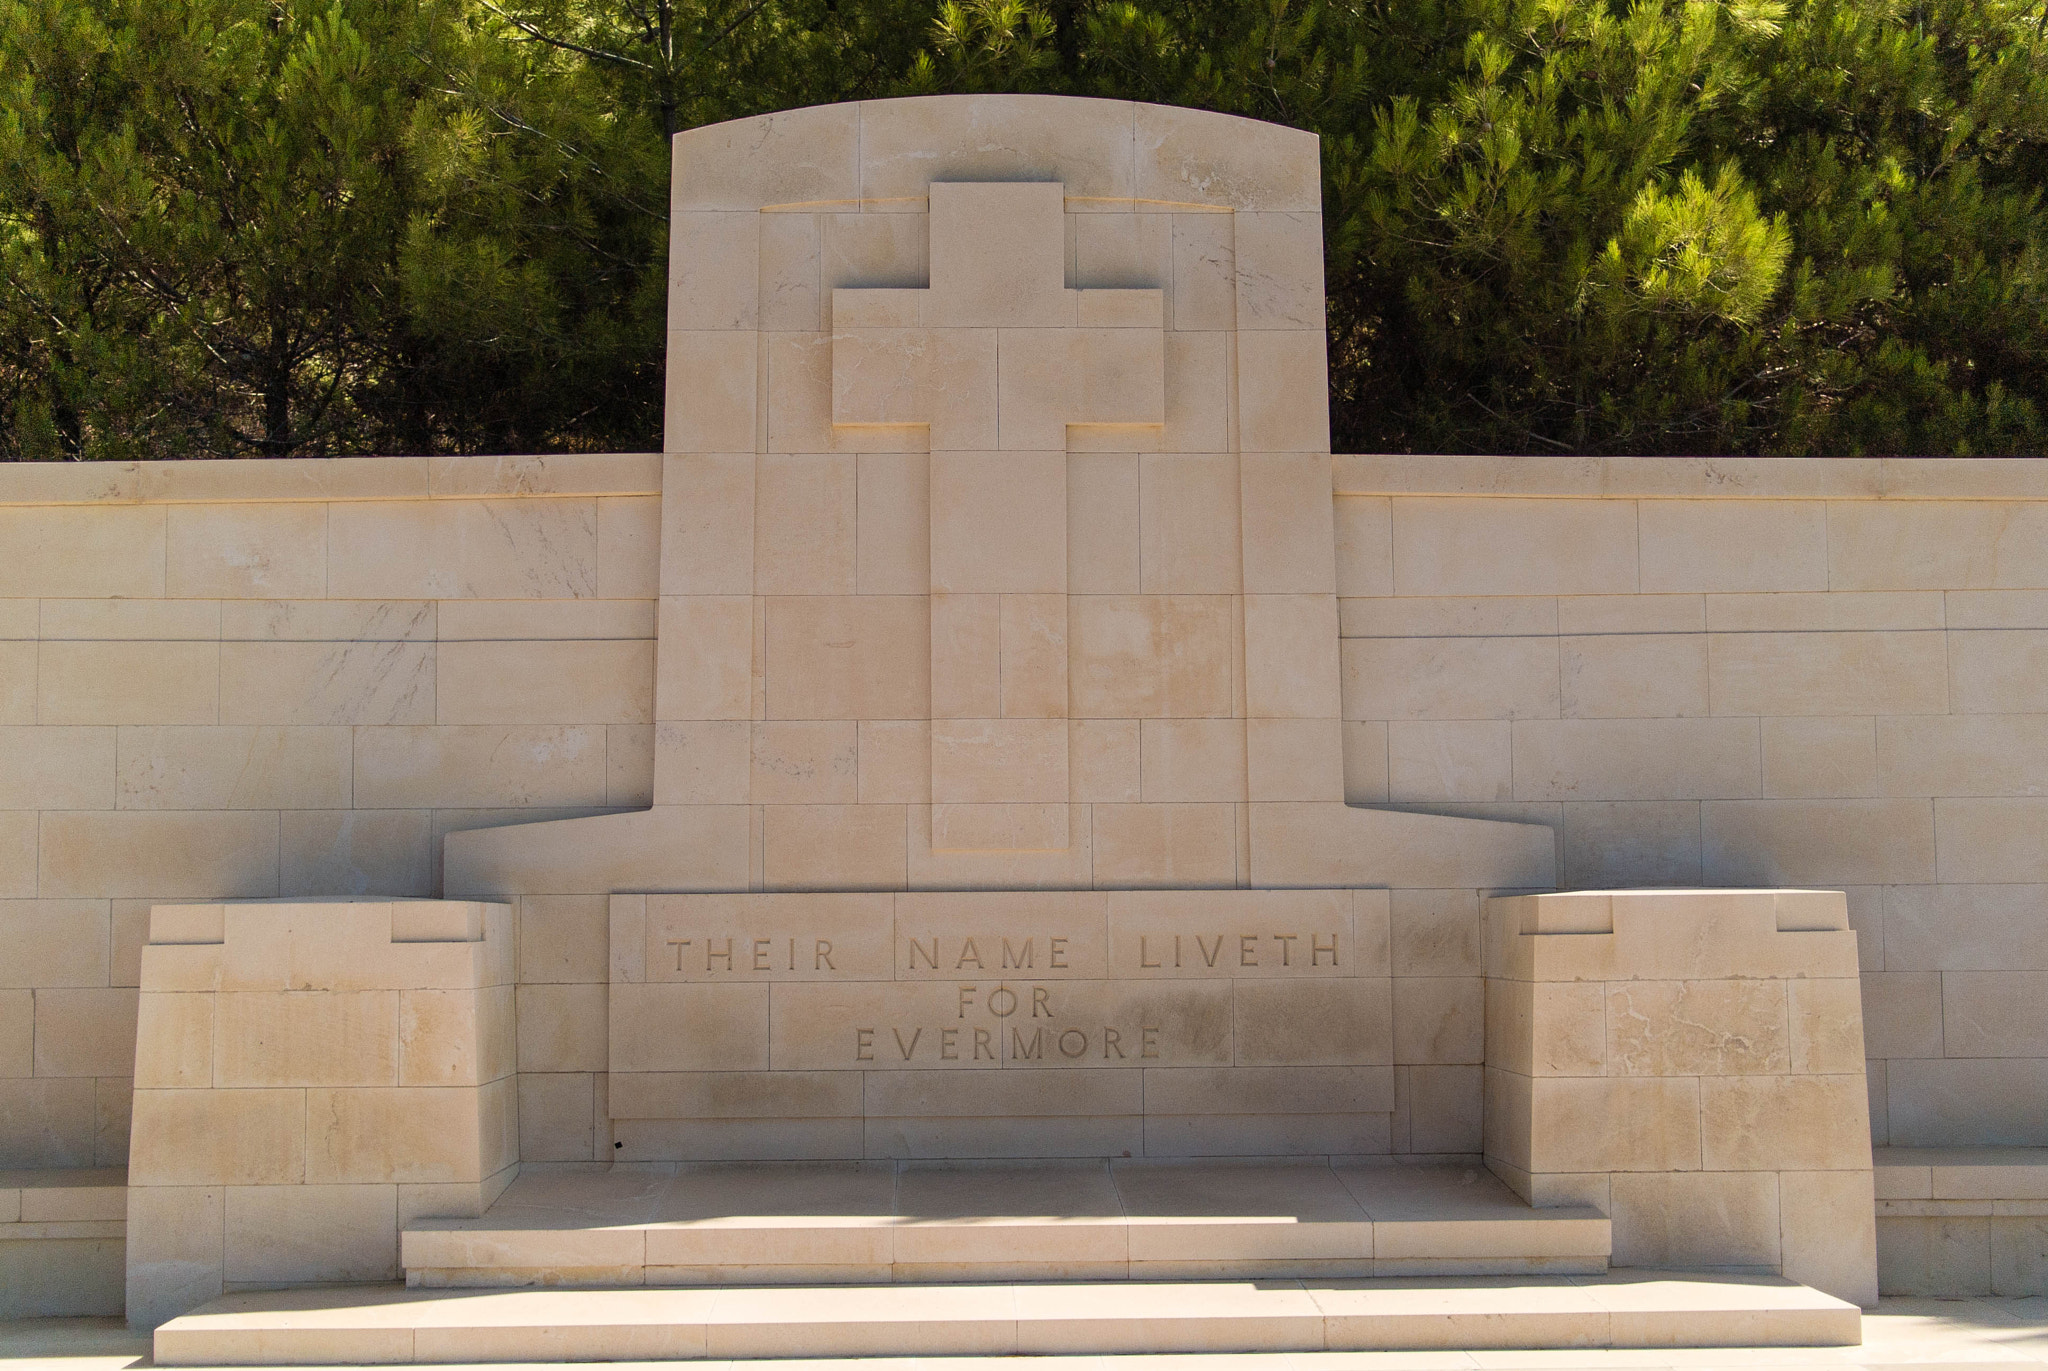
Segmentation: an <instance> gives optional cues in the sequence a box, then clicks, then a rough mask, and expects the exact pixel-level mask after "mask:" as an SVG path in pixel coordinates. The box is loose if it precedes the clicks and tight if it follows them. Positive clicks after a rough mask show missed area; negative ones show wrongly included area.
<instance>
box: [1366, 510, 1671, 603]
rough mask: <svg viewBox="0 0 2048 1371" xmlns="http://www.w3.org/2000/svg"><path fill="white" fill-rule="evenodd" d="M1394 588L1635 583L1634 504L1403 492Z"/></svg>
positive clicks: (1604, 590) (1480, 590) (1578, 587)
mask: <svg viewBox="0 0 2048 1371" xmlns="http://www.w3.org/2000/svg"><path fill="white" fill-rule="evenodd" d="M1393 519H1394V547H1395V561H1394V589H1395V593H1397V594H1400V595H1611V594H1627V593H1631V592H1634V591H1636V590H1637V589H1638V586H1637V584H1636V545H1637V532H1636V514H1635V507H1634V506H1633V505H1631V504H1628V503H1626V502H1622V501H1603V500H1507V499H1402V500H1396V501H1395V502H1394V507H1393Z"/></svg>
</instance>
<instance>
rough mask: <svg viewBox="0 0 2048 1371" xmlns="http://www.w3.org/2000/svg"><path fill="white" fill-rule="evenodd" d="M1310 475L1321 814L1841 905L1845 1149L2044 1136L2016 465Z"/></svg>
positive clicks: (1641, 879)
mask: <svg viewBox="0 0 2048 1371" xmlns="http://www.w3.org/2000/svg"><path fill="white" fill-rule="evenodd" d="M1336 471H1337V477H1336V480H1337V489H1338V491H1339V493H1340V494H1339V499H1338V501H1337V508H1338V520H1337V526H1338V546H1339V555H1338V567H1339V571H1338V575H1339V586H1340V590H1339V594H1340V595H1341V596H1342V597H1344V598H1343V599H1342V600H1341V601H1340V603H1341V607H1342V608H1341V623H1342V629H1341V631H1342V633H1343V639H1344V640H1343V646H1342V651H1343V662H1344V715H1345V719H1346V720H1347V723H1346V746H1345V767H1346V789H1347V798H1349V799H1350V800H1351V801H1352V802H1353V803H1370V804H1379V803H1389V804H1394V805H1400V806H1408V807H1413V808H1417V809H1426V810H1430V811H1434V812H1443V813H1458V814H1475V815H1486V816H1489V817H1496V818H1515V819H1528V820H1536V821H1539V822H1542V823H1546V824H1549V825H1551V826H1552V827H1553V828H1554V829H1555V830H1556V833H1557V843H1558V859H1559V867H1558V869H1559V878H1558V884H1559V887H1560V888H1561V889H1574V888H1600V887H1619V886H1646V885H1679V886H1690V885H1709V886H1760V885H1802V886H1823V887H1831V888H1840V889H1845V890H1846V891H1847V892H1848V896H1849V916H1850V920H1851V923H1852V925H1853V926H1854V928H1855V929H1856V932H1857V935H1858V939H1859V946H1860V961H1861V970H1862V977H1863V1007H1864V1025H1865V1032H1866V1034H1867V1039H1868V1050H1869V1052H1870V1056H1871V1061H1870V1067H1869V1071H1870V1075H1869V1079H1870V1092H1871V1101H1870V1112H1871V1122H1872V1128H1873V1132H1874V1134H1875V1137H1876V1139H1877V1141H1878V1142H1879V1143H1885V1142H1891V1143H1895V1144H1901V1145H1948V1144H1966V1143H1999V1144H2039V1143H2043V1142H2048V936H2044V934H2048V845H2044V843H2043V842H2042V834H2043V832H2044V824H2048V715H2044V712H2043V711H2044V710H2048V673H2044V671H2043V667H2044V666H2048V589H2044V587H2048V503H2043V502H2042V501H2043V497H2044V496H2048V466H2044V464H2042V463H2040V462H2035V461H2025V460H2015V461H1998V460H1983V461H1906V460H1882V461H1881V460H1868V461H1862V460H1842V461H1807V462H1798V461H1766V460H1738V461H1655V460H1646V459H1606V460H1600V459H1576V458H1574V459H1566V458H1445V457H1360V456H1353V457H1339V458H1338V459H1337V465H1336Z"/></svg>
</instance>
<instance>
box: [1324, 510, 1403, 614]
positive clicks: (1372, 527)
mask: <svg viewBox="0 0 2048 1371" xmlns="http://www.w3.org/2000/svg"><path fill="white" fill-rule="evenodd" d="M1334 501H1335V509H1334V515H1333V517H1334V519H1335V521H1336V539H1337V593H1338V594H1339V595H1360V596H1364V595H1392V594H1393V593H1394V527H1393V520H1394V512H1393V504H1392V502H1391V501H1389V500H1386V499H1383V498H1374V497H1369V496H1360V495H1339V496H1336V497H1334Z"/></svg>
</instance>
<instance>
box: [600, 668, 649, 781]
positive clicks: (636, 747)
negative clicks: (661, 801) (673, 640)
mask: <svg viewBox="0 0 2048 1371" xmlns="http://www.w3.org/2000/svg"><path fill="white" fill-rule="evenodd" d="M650 674H651V673H650ZM604 798H605V803H606V804H607V805H612V806H615V807H619V808H634V809H644V808H645V807H646V806H648V805H650V804H652V803H653V802H654V725H652V724H610V725H607V726H606V728H605V731H604Z"/></svg>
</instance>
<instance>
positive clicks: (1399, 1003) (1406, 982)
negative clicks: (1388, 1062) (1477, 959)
mask: <svg viewBox="0 0 2048 1371" xmlns="http://www.w3.org/2000/svg"><path fill="white" fill-rule="evenodd" d="M1393 986H1394V1060H1395V1061H1397V1062H1401V1063H1404V1064H1405V1063H1410V1062H1422V1063H1430V1064H1452V1063H1474V1064H1477V1063H1479V1062H1482V1061H1484V1060H1485V1055H1486V1052H1485V1018H1486V1013H1485V988H1484V984H1483V983H1482V982H1481V980H1480V978H1479V977H1477V976H1403V977H1401V978H1399V979H1398V980H1396V981H1394V983H1393Z"/></svg>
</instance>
